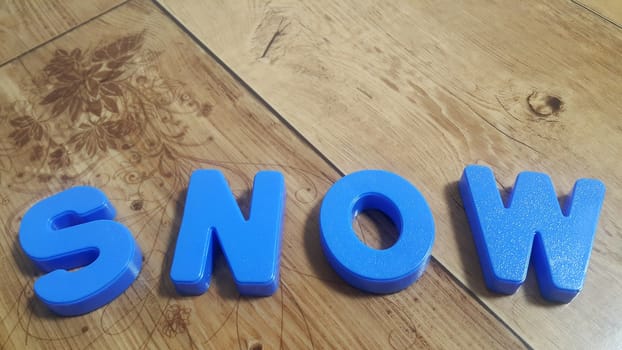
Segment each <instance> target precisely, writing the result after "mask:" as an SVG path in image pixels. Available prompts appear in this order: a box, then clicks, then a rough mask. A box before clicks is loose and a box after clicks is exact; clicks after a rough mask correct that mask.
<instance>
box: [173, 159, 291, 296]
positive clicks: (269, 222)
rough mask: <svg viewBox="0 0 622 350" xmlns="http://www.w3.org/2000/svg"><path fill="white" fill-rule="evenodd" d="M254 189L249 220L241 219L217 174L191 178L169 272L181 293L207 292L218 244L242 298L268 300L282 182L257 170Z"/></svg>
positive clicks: (277, 248) (275, 268)
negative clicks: (259, 297)
mask: <svg viewBox="0 0 622 350" xmlns="http://www.w3.org/2000/svg"><path fill="white" fill-rule="evenodd" d="M253 186H254V188H253V199H252V206H251V210H250V217H249V219H248V220H245V219H244V216H243V215H242V213H241V211H240V208H239V207H238V204H237V202H236V200H235V198H234V197H233V194H232V193H231V191H230V190H229V186H228V185H227V180H225V178H224V176H223V175H222V173H221V172H220V171H218V170H196V171H195V172H193V173H192V176H191V177H190V184H189V185H188V194H187V197H186V206H185V209H184V216H183V220H182V223H181V228H180V230H179V237H178V238H177V246H176V247H175V256H174V258H173V265H172V267H171V280H172V281H173V284H174V285H175V288H176V289H177V291H178V292H179V293H181V294H189V295H198V294H202V293H204V292H205V291H206V290H207V288H208V286H209V281H210V277H211V274H212V261H213V250H214V244H216V243H220V247H221V248H222V251H223V253H224V254H225V257H226V258H227V261H228V262H229V267H230V268H231V271H232V272H233V277H234V279H235V283H236V285H237V288H238V291H239V292H240V294H245V295H256V296H267V295H272V294H273V293H274V292H275V291H276V289H277V287H278V281H279V259H280V253H281V230H282V225H283V211H284V207H285V181H284V179H283V175H281V174H280V173H279V172H276V171H261V172H259V173H257V175H256V176H255V183H254V185H253Z"/></svg>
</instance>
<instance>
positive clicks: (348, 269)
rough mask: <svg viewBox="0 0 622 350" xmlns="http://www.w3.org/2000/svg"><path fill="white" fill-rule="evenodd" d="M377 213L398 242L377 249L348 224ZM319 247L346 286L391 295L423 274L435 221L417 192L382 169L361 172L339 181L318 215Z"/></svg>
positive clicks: (327, 195)
mask: <svg viewBox="0 0 622 350" xmlns="http://www.w3.org/2000/svg"><path fill="white" fill-rule="evenodd" d="M368 209H376V210H380V211H382V212H383V213H385V214H386V215H387V216H389V217H390V218H391V219H392V220H393V223H394V224H395V226H396V227H397V229H398V231H399V233H400V234H399V238H398V239H397V242H396V243H395V244H394V245H393V246H392V247H390V248H388V249H384V250H378V249H374V248H371V247H369V246H367V245H365V244H364V243H363V242H362V241H361V240H360V239H359V238H358V237H357V236H356V233H355V232H354V229H353V228H352V221H353V219H354V217H355V216H356V215H357V214H358V213H359V212H361V211H364V210H368ZM320 231H321V242H322V248H323V250H324V254H325V255H326V257H327V259H328V262H329V263H330V264H331V266H332V267H333V269H335V271H336V272H337V273H338V274H339V275H340V276H341V277H342V278H343V279H344V280H345V281H346V282H348V283H349V284H350V285H352V286H354V287H356V288H359V289H361V290H364V291H367V292H372V293H394V292H397V291H399V290H402V289H404V288H406V287H408V286H409V285H411V284H412V283H413V282H415V281H416V280H417V279H418V278H419V277H420V276H421V275H422V274H423V272H424V270H425V268H426V266H427V264H428V261H429V258H430V253H431V252H432V245H433V244H434V219H433V217H432V212H431V211H430V208H429V206H428V204H427V202H426V201H425V199H424V198H423V196H422V195H421V193H419V191H418V190H417V188H416V187H414V186H413V185H412V184H410V183H409V182H408V181H407V180H405V179H404V178H402V177H400V176H398V175H396V174H393V173H390V172H388V171H382V170H363V171H358V172H355V173H352V174H350V175H347V176H345V177H343V178H342V179H341V180H339V181H337V182H336V183H335V184H334V185H333V187H331V188H330V190H329V191H328V193H327V194H326V196H325V197H324V201H323V202H322V208H321V210H320Z"/></svg>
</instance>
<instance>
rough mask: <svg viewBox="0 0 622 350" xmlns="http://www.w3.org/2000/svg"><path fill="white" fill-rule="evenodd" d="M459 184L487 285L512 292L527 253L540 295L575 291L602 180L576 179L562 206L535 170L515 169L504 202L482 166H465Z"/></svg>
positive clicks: (564, 298)
mask: <svg viewBox="0 0 622 350" xmlns="http://www.w3.org/2000/svg"><path fill="white" fill-rule="evenodd" d="M459 187H460V193H461V195H462V201H463V202H464V207H465V210H466V214H467V216H468V219H469V222H470V224H471V230H472V231H473V238H474V240H475V246H476V247H477V251H478V254H479V259H480V264H481V266H482V271H483V274H484V280H485V282H486V285H487V286H488V288H489V289H491V290H493V291H495V292H498V293H503V294H512V293H514V292H515V291H516V290H517V289H518V287H520V285H521V284H522V283H523V282H524V281H525V277H526V276H527V267H528V265H529V261H530V260H529V259H530V258H531V259H533V260H532V261H533V264H534V267H535V270H536V275H537V278H538V284H539V286H540V292H541V294H542V296H543V297H544V298H545V299H548V300H550V301H555V302H562V303H567V302H570V301H571V300H572V299H573V298H574V297H575V296H576V295H577V294H578V293H579V291H580V290H581V288H582V287H583V281H584V279H585V273H586V271H587V265H588V261H589V258H590V253H591V250H592V242H593V240H594V233H595V231H596V225H597V223H598V216H599V214H600V209H601V206H602V203H603V199H604V195H605V186H604V185H603V183H602V182H600V181H598V180H593V179H580V180H578V181H577V182H576V183H575V185H574V189H573V191H572V194H571V195H570V197H569V198H568V199H566V201H565V204H564V208H563V210H562V209H560V206H559V202H558V200H557V196H556V194H555V190H554V189H553V185H552V183H551V180H550V178H549V177H548V176H547V175H545V174H541V173H534V172H523V173H520V174H519V175H518V178H517V180H516V184H515V186H514V189H513V191H512V193H511V195H510V198H509V200H508V203H507V207H506V206H504V204H503V201H502V200H501V197H500V195H499V191H498V190H497V187H496V184H495V179H494V175H493V173H492V171H491V170H490V169H489V168H487V167H483V166H476V165H470V166H468V167H466V168H465V169H464V172H463V174H462V179H461V180H460V184H459Z"/></svg>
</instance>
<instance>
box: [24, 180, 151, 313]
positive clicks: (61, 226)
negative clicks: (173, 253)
mask: <svg viewBox="0 0 622 350" xmlns="http://www.w3.org/2000/svg"><path fill="white" fill-rule="evenodd" d="M115 214H116V212H115V209H114V207H113V206H112V205H111V204H110V202H109V201H108V199H107V198H106V196H105V195H104V194H103V193H102V192H101V191H100V190H98V189H96V188H93V187H86V186H83V187H74V188H71V189H68V190H66V191H63V192H60V193H57V194H55V195H53V196H51V197H49V198H46V199H44V200H42V201H40V202H38V203H37V204H35V205H34V206H33V207H32V208H30V210H28V211H27V212H26V214H25V215H24V218H23V219H22V223H21V226H20V230H19V242H20V244H21V246H22V249H23V250H24V252H25V253H26V255H28V257H29V258H30V259H31V260H32V261H34V263H35V264H36V266H37V267H38V268H39V269H41V270H43V271H45V272H49V273H48V274H46V275H43V276H41V277H40V278H39V279H38V280H37V281H36V282H35V285H34V290H35V294H36V295H37V297H39V299H41V300H42V301H43V303H45V304H46V305H47V306H48V307H49V308H50V309H51V310H52V311H54V312H56V313H57V314H60V315H64V316H73V315H80V314H84V313H87V312H90V311H93V310H95V309H97V308H99V307H101V306H103V305H105V304H107V303H109V302H110V301H112V300H113V299H115V298H116V297H117V296H119V295H120V294H121V293H123V291H125V290H126V289H127V288H128V287H129V286H130V285H131V284H132V282H134V280H135V279H136V277H137V276H138V273H139V271H140V268H141V264H142V254H141V252H140V248H139V247H138V245H137V244H136V242H135V241H134V238H133V237H132V235H131V233H130V232H129V230H128V229H127V228H126V227H125V226H123V225H121V224H120V223H118V222H115V221H112V220H111V219H113V218H114V216H115ZM79 267H82V268H81V269H79V270H77V271H71V272H70V271H67V270H69V269H75V268H79Z"/></svg>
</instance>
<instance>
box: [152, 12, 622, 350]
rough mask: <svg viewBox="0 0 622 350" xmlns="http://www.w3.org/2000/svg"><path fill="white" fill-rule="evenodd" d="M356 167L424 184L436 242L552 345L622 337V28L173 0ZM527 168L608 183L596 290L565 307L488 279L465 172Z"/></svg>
mask: <svg viewBox="0 0 622 350" xmlns="http://www.w3.org/2000/svg"><path fill="white" fill-rule="evenodd" d="M161 3H162V4H163V6H165V7H166V8H167V9H168V11H170V12H171V13H172V14H173V15H174V16H175V17H176V18H177V19H178V20H179V21H180V22H181V23H183V25H184V26H186V27H187V28H188V30H190V31H191V32H192V33H193V34H194V35H196V36H197V37H198V38H199V39H200V40H201V41H202V42H203V43H204V44H205V45H206V46H207V47H208V48H209V49H210V50H211V51H212V52H214V53H215V54H216V55H217V56H218V57H219V58H220V59H222V60H223V62H224V63H225V64H226V65H227V66H228V67H230V68H231V69H232V70H233V71H234V72H235V73H236V74H237V75H238V76H239V77H240V78H241V79H242V80H244V81H245V82H246V83H248V84H249V85H250V86H251V88H252V89H253V90H255V91H256V92H257V93H258V94H259V95H260V96H261V97H262V98H263V99H265V100H266V101H267V103H269V104H270V105H271V106H272V107H274V108H275V110H276V111H277V112H278V113H279V114H280V115H282V116H283V118H285V119H286V120H287V121H288V122H289V123H290V124H291V125H292V126H293V127H294V128H295V129H297V130H298V131H299V132H300V133H301V134H302V135H304V137H305V138H307V139H308V140H309V141H310V142H311V143H312V144H313V145H314V146H315V147H317V148H318V150H319V151H320V152H321V153H323V154H324V155H325V156H326V157H327V158H328V159H329V160H330V161H331V162H333V163H334V164H335V165H336V166H337V167H338V168H339V169H340V170H341V171H343V172H345V173H349V172H352V171H354V170H357V169H361V168H383V169H387V170H391V171H394V172H397V173H399V174H401V175H403V176H405V177H407V178H408V179H410V180H411V181H412V182H413V183H414V184H416V185H417V186H418V187H419V189H420V190H421V191H422V192H423V194H424V196H425V197H426V198H427V199H428V201H429V203H430V205H431V207H432V211H433V212H434V214H435V220H436V223H437V228H438V231H437V239H436V245H435V248H434V255H435V256H436V258H437V259H438V260H439V261H440V262H441V263H442V264H443V265H445V266H446V267H447V268H448V269H449V270H450V271H451V272H452V273H453V274H455V275H456V276H457V277H458V278H459V279H460V280H461V281H462V282H463V283H465V284H466V285H467V286H468V287H469V288H470V289H471V290H472V291H474V293H475V295H476V296H477V297H479V298H481V299H482V300H483V301H484V302H485V303H486V304H487V305H488V306H489V307H490V308H491V309H492V310H493V311H494V312H495V313H497V314H498V315H499V316H500V317H501V318H502V319H503V320H504V321H505V322H506V323H507V324H508V325H510V327H512V328H513V329H514V330H515V331H516V332H517V333H518V334H520V335H521V336H522V337H524V338H525V339H526V340H527V342H528V343H529V344H530V345H533V346H535V347H537V348H587V347H596V348H617V347H619V344H622V318H621V317H620V314H621V312H622V299H621V298H620V296H621V295H622V269H620V268H619V266H620V264H621V263H622V255H620V251H622V239H621V237H620V232H621V230H620V224H619V220H617V218H618V213H619V212H621V211H622V195H621V194H620V193H621V192H620V191H619V189H620V186H621V184H622V178H621V177H620V174H622V166H621V165H620V163H619V162H618V161H617V159H618V158H619V156H620V149H621V147H622V121H621V119H620V118H619V117H620V115H622V104H620V103H619V96H622V85H621V84H620V83H619V82H620V79H619V77H620V76H622V59H621V56H620V54H621V52H622V32H621V31H620V30H619V29H618V28H616V27H615V26H613V25H611V23H608V22H606V21H603V20H602V19H601V18H598V17H597V16H594V15H593V14H592V13H590V12H588V11H586V10H585V9H584V8H582V7H580V6H578V5H576V4H574V3H572V2H569V1H550V2H541V1H519V2H508V1H483V0H470V1H462V2H454V1H449V0H447V1H434V2H426V1H424V2H421V1H416V2H413V1H393V2H388V1H382V2H375V1H341V2H336V3H335V2H329V1H315V2H305V3H299V2H293V1H286V0H283V1H278V0H277V1H247V2H226V1H213V2H205V1H199V0H190V1H186V2H184V3H178V2H175V1H169V0H161ZM470 163H476V164H486V165H490V166H492V168H493V169H494V171H495V172H496V175H497V179H498V182H499V186H500V188H502V189H503V191H504V192H506V193H507V191H509V190H510V189H511V188H512V186H513V183H514V179H515V176H516V175H517V173H518V172H520V171H523V170H535V171H540V172H545V173H547V174H549V175H550V176H551V177H552V180H553V182H554V183H555V185H556V188H557V190H558V193H559V195H560V196H563V195H565V194H567V193H568V192H569V191H570V190H571V188H572V185H573V183H574V181H575V180H576V179H578V178H580V177H595V178H599V179H601V180H603V181H604V183H605V184H606V185H607V187H608V192H607V198H606V200H605V204H604V208H603V212H602V215H601V220H600V225H599V228H598V232H597V234H596V240H595V243H594V248H593V253H592V257H591V262H590V267H589V271H588V274H587V279H586V283H585V288H584V290H583V292H582V294H581V295H580V296H579V297H578V298H577V299H575V300H574V301H573V302H572V303H570V304H568V305H553V304H550V303H547V302H545V301H544V300H543V299H542V298H541V297H540V296H539V292H538V289H537V286H536V284H535V282H534V279H533V278H532V275H533V273H530V277H529V280H528V281H527V283H526V285H525V286H523V288H521V290H520V291H519V292H518V293H516V294H515V295H513V296H498V295H493V294H491V293H489V292H488V291H487V290H486V289H485V287H484V285H483V280H482V276H481V272H480V268H479V265H478V260H477V255H476V253H475V249H474V245H473V243H472V238H471V234H470V231H469V228H468V224H467V221H466V218H465V214H464V211H463V209H462V205H461V200H460V196H459V193H458V190H457V185H456V181H457V180H458V179H459V177H460V175H461V172H462V169H463V167H464V166H465V165H467V164H470Z"/></svg>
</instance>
